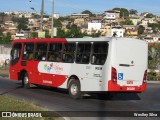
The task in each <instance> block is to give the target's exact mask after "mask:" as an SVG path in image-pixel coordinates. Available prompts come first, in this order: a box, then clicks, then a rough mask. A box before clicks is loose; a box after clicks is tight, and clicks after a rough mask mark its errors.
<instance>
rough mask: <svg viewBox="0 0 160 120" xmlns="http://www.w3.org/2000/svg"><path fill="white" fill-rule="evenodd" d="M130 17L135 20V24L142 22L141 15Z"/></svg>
mask: <svg viewBox="0 0 160 120" xmlns="http://www.w3.org/2000/svg"><path fill="white" fill-rule="evenodd" d="M129 19H130V20H131V21H132V22H133V25H138V24H139V23H140V22H141V19H140V17H139V16H134V17H133V16H132V17H129Z"/></svg>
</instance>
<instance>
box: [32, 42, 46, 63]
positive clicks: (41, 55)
mask: <svg viewBox="0 0 160 120" xmlns="http://www.w3.org/2000/svg"><path fill="white" fill-rule="evenodd" d="M47 46H48V44H47V43H37V45H36V50H35V58H34V59H35V60H42V61H45V60H46V56H47Z"/></svg>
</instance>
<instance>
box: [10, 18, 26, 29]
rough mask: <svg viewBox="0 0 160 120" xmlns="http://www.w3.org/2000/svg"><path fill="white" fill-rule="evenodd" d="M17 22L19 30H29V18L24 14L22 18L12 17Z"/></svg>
mask: <svg viewBox="0 0 160 120" xmlns="http://www.w3.org/2000/svg"><path fill="white" fill-rule="evenodd" d="M12 19H13V20H14V21H15V22H17V23H18V26H17V28H18V30H19V31H20V30H27V24H28V19H27V18H25V17H24V16H22V18H12Z"/></svg>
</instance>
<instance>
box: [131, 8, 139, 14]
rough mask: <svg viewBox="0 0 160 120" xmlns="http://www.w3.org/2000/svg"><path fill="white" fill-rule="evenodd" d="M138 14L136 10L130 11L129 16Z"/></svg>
mask: <svg viewBox="0 0 160 120" xmlns="http://www.w3.org/2000/svg"><path fill="white" fill-rule="evenodd" d="M137 13H138V11H137V10H135V9H130V10H129V14H135V15H137Z"/></svg>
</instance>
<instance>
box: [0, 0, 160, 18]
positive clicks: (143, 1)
mask: <svg viewBox="0 0 160 120" xmlns="http://www.w3.org/2000/svg"><path fill="white" fill-rule="evenodd" d="M29 1H32V2H29ZM41 2H42V0H0V12H5V11H26V12H34V11H33V10H32V9H30V8H31V7H32V8H34V9H35V10H36V11H37V12H38V13H39V12H40V11H41ZM44 3H45V6H44V11H45V13H47V14H48V15H50V14H51V12H52V0H44ZM115 7H119V8H126V9H128V10H130V9H135V10H137V11H138V14H140V13H142V12H150V13H153V14H156V15H160V0H54V12H55V13H59V14H60V15H61V16H65V15H70V14H72V13H81V12H82V11H84V10H90V11H91V12H93V13H95V14H102V13H104V11H106V10H109V9H113V8H115Z"/></svg>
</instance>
